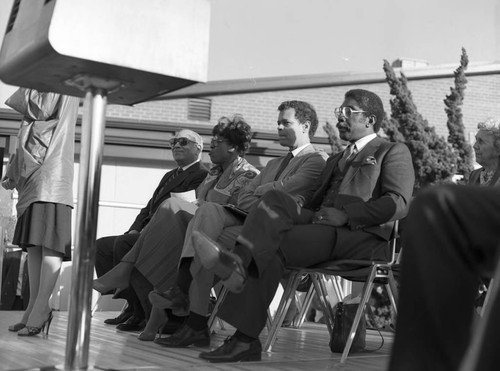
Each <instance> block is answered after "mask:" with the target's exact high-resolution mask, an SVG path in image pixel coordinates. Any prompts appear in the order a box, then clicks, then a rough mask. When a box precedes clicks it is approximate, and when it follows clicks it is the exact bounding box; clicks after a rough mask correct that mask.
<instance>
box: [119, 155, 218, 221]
mask: <svg viewBox="0 0 500 371" xmlns="http://www.w3.org/2000/svg"><path fill="white" fill-rule="evenodd" d="M174 171H175V169H174V170H171V171H169V172H168V173H166V174H165V175H164V176H163V178H162V179H161V181H160V183H159V184H158V187H156V190H155V191H154V193H153V197H151V199H150V200H149V201H148V203H147V205H146V206H145V207H144V208H142V209H141V211H140V212H139V215H137V218H135V221H134V222H133V223H132V225H131V226H130V228H129V231H131V230H136V231H141V230H142V229H143V228H144V227H145V226H146V224H148V222H149V220H150V219H151V217H152V216H153V214H154V213H155V211H156V209H158V207H159V206H160V205H161V203H162V202H163V201H165V200H166V199H167V198H169V197H170V193H171V192H174V193H175V192H187V191H191V190H193V189H196V188H198V186H199V185H200V184H201V183H202V182H203V180H204V179H205V177H206V176H207V173H208V171H207V169H206V168H205V167H204V166H203V165H202V164H201V163H200V162H197V163H195V164H193V165H192V166H190V167H189V168H187V169H186V170H185V171H183V172H182V173H181V174H179V175H178V176H177V177H176V178H175V179H173V180H172V181H171V182H169V183H168V184H166V183H167V181H168V179H169V178H170V177H171V176H172V174H173V173H174ZM165 184H166V186H165V187H164V188H163V186H164V185H165Z"/></svg>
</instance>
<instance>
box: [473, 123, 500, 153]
mask: <svg viewBox="0 0 500 371" xmlns="http://www.w3.org/2000/svg"><path fill="white" fill-rule="evenodd" d="M477 129H478V130H484V131H486V132H488V134H490V135H492V136H493V137H494V138H495V141H494V143H495V147H496V148H497V149H500V119H498V118H495V117H488V118H487V119H486V120H484V121H481V122H479V123H478V124H477Z"/></svg>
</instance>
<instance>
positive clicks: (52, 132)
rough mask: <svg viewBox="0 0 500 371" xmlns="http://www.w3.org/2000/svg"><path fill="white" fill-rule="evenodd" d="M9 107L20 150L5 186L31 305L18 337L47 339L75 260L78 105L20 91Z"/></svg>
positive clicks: (17, 328)
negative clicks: (12, 195)
mask: <svg viewBox="0 0 500 371" xmlns="http://www.w3.org/2000/svg"><path fill="white" fill-rule="evenodd" d="M5 104H6V105H8V106H9V107H11V108H13V109H14V110H16V111H17V112H19V113H21V114H22V115H23V119H22V122H21V128H20V130H19V134H18V148H17V150H16V153H15V155H14V156H13V157H12V158H11V159H10V161H9V165H8V167H7V171H6V174H5V177H4V178H3V179H2V186H3V187H4V188H5V189H13V188H16V189H17V192H18V195H19V199H18V202H17V224H16V228H15V231H14V237H13V243H14V244H15V245H18V246H20V247H21V248H22V249H23V250H24V251H27V252H28V275H29V287H30V299H29V304H28V307H27V308H26V311H25V312H24V314H23V317H22V318H21V321H20V322H19V323H16V324H15V325H12V326H9V331H18V333H17V334H18V335H19V336H34V335H37V334H39V333H40V332H42V331H44V329H46V332H47V334H48V333H49V326H50V322H51V321H52V309H51V308H50V306H49V298H50V295H51V294H52V291H53V290H54V286H55V284H56V281H57V278H58V277H59V272H60V270H61V264H62V261H63V260H64V261H68V260H71V210H72V208H73V169H74V141H75V139H74V136H75V124H76V119H77V115H78V104H79V99H78V98H75V97H68V96H64V95H60V94H55V93H41V92H38V91H36V90H34V89H25V88H20V89H19V90H17V91H16V92H15V93H14V94H13V95H12V96H11V97H10V98H9V99H7V101H6V102H5Z"/></svg>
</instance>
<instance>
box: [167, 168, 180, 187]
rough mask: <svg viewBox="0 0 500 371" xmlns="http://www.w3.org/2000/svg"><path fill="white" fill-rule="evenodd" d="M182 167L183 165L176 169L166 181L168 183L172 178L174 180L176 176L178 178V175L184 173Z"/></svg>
mask: <svg viewBox="0 0 500 371" xmlns="http://www.w3.org/2000/svg"><path fill="white" fill-rule="evenodd" d="M182 171H183V170H182V168H181V167H178V168H177V169H175V171H174V172H173V173H172V175H170V177H169V178H168V179H167V181H166V182H165V184H168V183H170V182H171V181H172V180H174V179H175V178H177V176H178V175H179V174H180V173H182Z"/></svg>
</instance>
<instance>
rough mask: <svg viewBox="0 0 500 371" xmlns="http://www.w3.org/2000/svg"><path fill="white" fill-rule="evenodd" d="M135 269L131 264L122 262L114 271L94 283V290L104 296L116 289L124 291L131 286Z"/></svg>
mask: <svg viewBox="0 0 500 371" xmlns="http://www.w3.org/2000/svg"><path fill="white" fill-rule="evenodd" d="M133 268H134V265H133V264H132V263H130V262H120V263H118V265H116V266H115V267H114V268H113V269H112V270H110V271H109V272H107V273H106V274H104V275H102V276H101V277H99V278H97V279H95V280H94V281H92V288H93V289H94V290H96V291H99V292H100V293H101V294H103V295H105V294H107V293H111V292H113V291H114V290H116V289H121V290H124V289H126V288H127V287H128V286H129V282H130V274H131V273H132V269H133Z"/></svg>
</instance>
